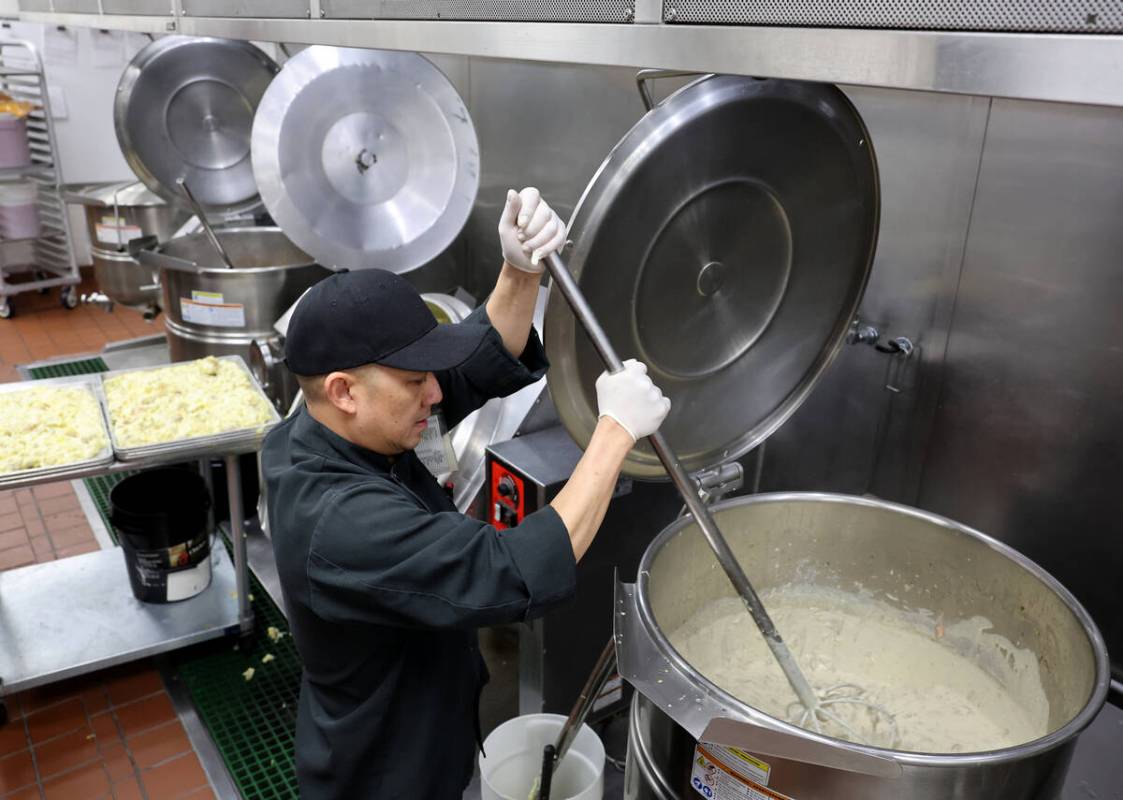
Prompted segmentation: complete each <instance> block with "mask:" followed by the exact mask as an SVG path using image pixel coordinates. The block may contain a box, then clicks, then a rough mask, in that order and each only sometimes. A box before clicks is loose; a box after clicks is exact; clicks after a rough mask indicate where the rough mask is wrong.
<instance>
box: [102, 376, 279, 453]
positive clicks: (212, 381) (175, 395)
mask: <svg viewBox="0 0 1123 800" xmlns="http://www.w3.org/2000/svg"><path fill="white" fill-rule="evenodd" d="M105 397H106V400H107V401H108V406H109V421H110V423H111V424H112V425H113V432H114V435H115V436H116V437H117V444H118V445H119V446H121V447H141V446H144V445H150V444H162V443H164V442H177V441H180V440H182V439H191V438H194V437H197V436H211V435H213V434H217V433H225V432H227V431H234V430H243V429H246V428H254V427H257V426H259V425H263V424H264V423H266V422H269V421H270V420H271V419H273V412H272V408H271V407H270V405H269V403H268V402H267V401H266V400H265V399H264V398H263V397H262V396H261V394H260V393H259V392H258V391H257V389H256V388H255V387H254V386H253V384H252V383H251V382H250V380H249V378H248V377H246V373H245V372H244V371H243V370H242V369H240V368H239V367H238V366H237V365H236V364H234V363H232V362H230V361H220V360H219V359H217V358H215V357H214V356H207V357H206V358H201V359H199V360H198V361H190V362H188V363H186V364H176V365H175V366H172V367H164V368H162V369H154V370H144V371H138V372H127V373H125V374H124V375H118V376H116V377H113V378H110V379H108V380H107V381H106V382H105Z"/></svg>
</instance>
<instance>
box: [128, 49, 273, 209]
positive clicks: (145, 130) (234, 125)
mask: <svg viewBox="0 0 1123 800" xmlns="http://www.w3.org/2000/svg"><path fill="white" fill-rule="evenodd" d="M276 72H277V65H276V63H274V61H273V60H272V59H271V58H269V56H267V55H266V54H265V53H263V52H262V51H261V50H260V49H259V48H257V47H255V46H254V45H252V44H250V43H249V42H239V41H235V40H232V39H215V38H209V37H195V36H164V37H161V38H159V39H156V40H155V41H153V42H152V43H151V44H149V45H147V46H145V47H144V48H143V49H142V50H141V51H140V52H139V53H137V54H136V56H135V57H134V58H133V60H132V62H131V63H130V64H129V65H128V66H127V67H126V68H125V72H124V74H123V75H122V76H121V80H120V82H119V83H118V85H117V97H116V100H115V102H114V106H113V120H114V125H115V127H116V129H117V141H118V142H119V143H120V145H121V150H122V152H123V153H124V154H125V160H126V161H128V163H129V166H130V167H132V169H133V172H135V173H136V175H137V177H138V178H140V179H141V180H142V181H144V183H145V185H147V186H148V188H149V189H151V190H152V191H154V192H155V193H156V194H158V195H160V196H161V197H163V198H164V199H165V200H167V201H168V202H170V203H174V204H176V205H181V206H184V207H186V206H187V205H188V204H187V202H186V198H184V196H183V195H182V193H181V192H180V189H179V187H178V186H177V185H176V181H177V180H178V179H179V178H184V179H185V180H186V182H187V185H188V186H189V187H190V188H191V190H192V192H194V193H195V196H196V197H198V198H199V202H200V203H202V205H203V206H204V208H205V209H206V210H207V211H208V215H209V212H212V211H213V212H215V213H216V214H220V215H221V214H240V213H245V212H250V211H253V210H256V209H258V208H260V206H261V200H260V198H259V197H258V194H257V184H256V183H255V182H254V176H253V167H252V165H251V164H250V131H251V128H252V126H253V115H254V111H255V109H256V108H257V104H258V101H259V100H260V99H261V96H262V94H264V93H265V87H267V86H268V85H269V82H270V81H271V80H272V79H273V76H274V75H275V74H276Z"/></svg>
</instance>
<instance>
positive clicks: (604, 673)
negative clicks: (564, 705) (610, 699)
mask: <svg viewBox="0 0 1123 800" xmlns="http://www.w3.org/2000/svg"><path fill="white" fill-rule="evenodd" d="M614 669H616V640H615V639H609V640H608V644H606V645H605V646H604V650H602V651H601V654H600V657H599V658H598V659H597V663H596V666H594V667H593V671H592V672H591V673H589V677H588V679H586V681H585V686H584V688H582V689H581V695H580V696H579V697H578V698H577V702H576V703H574V704H573V709H572V710H571V711H570V712H569V719H567V720H566V721H565V724H564V725H562V729H561V731H559V732H558V739H557V741H556V742H555V743H554V749H555V750H556V751H557V756H556V760H557V761H559V762H560V761H561V760H562V757H563V756H564V755H565V754H566V752H567V751H568V750H569V746H570V745H571V744H573V740H574V738H576V736H577V732H578V731H579V730H581V726H582V725H583V724H585V718H586V717H587V716H589V711H590V710H592V708H593V704H594V703H596V701H597V698H598V697H600V693H601V691H602V690H603V689H604V685H605V683H607V682H608V676H609V675H611V674H612V671H613V670H614Z"/></svg>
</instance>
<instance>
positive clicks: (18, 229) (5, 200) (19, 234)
mask: <svg viewBox="0 0 1123 800" xmlns="http://www.w3.org/2000/svg"><path fill="white" fill-rule="evenodd" d="M38 202H39V187H38V186H37V185H36V184H35V183H34V182H33V181H6V182H3V183H0V237H3V238H4V239H34V238H36V237H37V236H38V235H39V230H40V221H39V206H38Z"/></svg>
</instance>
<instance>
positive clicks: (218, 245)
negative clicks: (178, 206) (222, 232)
mask: <svg viewBox="0 0 1123 800" xmlns="http://www.w3.org/2000/svg"><path fill="white" fill-rule="evenodd" d="M176 183H178V184H179V188H181V189H183V193H184V194H185V195H187V200H188V202H190V203H191V209H192V210H193V211H194V212H195V216H197V217H198V218H199V223H200V224H201V225H202V226H203V232H204V233H206V234H207V238H208V239H210V242H211V246H212V247H214V249H215V250H217V251H218V254H219V256H220V257H221V258H222V260H223V262H224V263H225V264H226V268H227V269H234V262H233V261H231V260H230V256H229V255H227V253H226V248H225V247H223V246H222V242H220V241H219V240H218V236H217V235H216V234H215V232H214V228H212V227H211V224H210V222H208V221H207V212H206V211H204V210H203V206H202V205H200V204H199V201H198V200H196V199H195V195H194V194H193V193H192V191H191V189H190V187H188V185H187V181H186V180H184V179H183V178H178V179H176Z"/></svg>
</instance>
